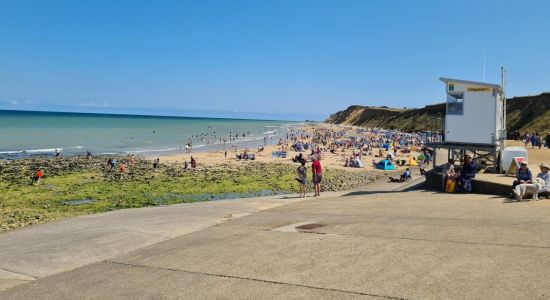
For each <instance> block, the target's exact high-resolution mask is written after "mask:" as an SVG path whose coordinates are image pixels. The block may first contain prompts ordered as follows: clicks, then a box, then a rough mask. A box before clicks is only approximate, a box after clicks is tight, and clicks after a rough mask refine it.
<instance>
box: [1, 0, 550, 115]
mask: <svg viewBox="0 0 550 300" xmlns="http://www.w3.org/2000/svg"><path fill="white" fill-rule="evenodd" d="M549 12H550V1H542V0H541V1H410V0H407V1H385V0H380V1H367V0H359V1H346V0H342V1H336V0H334V1H322V0H311V1H302V0H272V1H269V0H263V1H257V0H251V1H235V0H231V1H222V0H218V1H210V0H200V1H199V0H197V1H135V0H133V1H115V0H112V1H100V0H90V1H74V0H68V1H55V0H49V1H42V0H39V1H38V0H37V1H26V0H0V109H41V110H44V109H45V110H73V111H74V110H76V111H102V112H132V113H150V114H158V113H160V114H195V115H197V114H198V115H216V116H227V117H233V116H257V117H261V118H269V117H270V116H271V117H273V118H285V119H303V118H316V119H323V118H325V117H327V116H328V115H329V114H330V113H333V112H335V111H337V110H340V109H344V108H346V107H347V106H349V105H351V104H362V105H386V106H393V107H403V106H407V107H421V106H424V105H426V104H431V103H436V102H441V101H442V100H443V99H444V87H443V84H442V83H441V82H439V80H438V78H439V77H440V76H447V77H457V78H461V79H466V80H482V79H483V53H484V51H485V52H486V56H487V60H486V61H487V63H486V66H487V81H489V82H496V83H498V82H499V81H500V66H501V65H506V66H507V67H508V71H509V78H508V81H509V90H508V91H509V92H508V94H509V96H515V95H532V94H538V93H540V92H544V91H550V13H549Z"/></svg>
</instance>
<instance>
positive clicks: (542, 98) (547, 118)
mask: <svg viewBox="0 0 550 300" xmlns="http://www.w3.org/2000/svg"><path fill="white" fill-rule="evenodd" d="M444 118H445V103H440V104H435V105H428V106H425V107H423V108H415V109H405V108H404V109H397V108H389V107H373V106H361V105H352V106H350V107H348V108H347V109H345V110H342V111H339V112H337V113H334V114H332V115H331V116H330V117H329V118H328V119H327V120H325V123H330V124H343V125H353V126H362V127H378V128H387V129H400V130H406V131H419V130H437V131H439V130H441V128H442V127H443V126H444V125H443V124H444V122H443V119H444ZM507 123H508V124H507V129H508V131H509V132H511V131H514V130H519V131H521V132H524V131H530V132H531V131H539V132H546V131H549V130H550V93H542V94H540V95H537V96H525V97H514V98H510V99H508V101H507Z"/></svg>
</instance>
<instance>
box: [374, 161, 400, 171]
mask: <svg viewBox="0 0 550 300" xmlns="http://www.w3.org/2000/svg"><path fill="white" fill-rule="evenodd" d="M376 168H377V169H378V170H384V171H391V170H395V165H394V164H393V163H392V162H391V161H389V160H387V159H383V160H381V161H379V162H378V163H377V164H376Z"/></svg>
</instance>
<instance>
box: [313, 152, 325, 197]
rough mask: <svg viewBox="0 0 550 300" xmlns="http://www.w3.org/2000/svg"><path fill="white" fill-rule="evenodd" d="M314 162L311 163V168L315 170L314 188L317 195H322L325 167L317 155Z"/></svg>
mask: <svg viewBox="0 0 550 300" xmlns="http://www.w3.org/2000/svg"><path fill="white" fill-rule="evenodd" d="M312 159H313V162H312V163H311V170H312V172H313V190H314V192H315V197H318V196H321V180H322V179H323V168H322V167H321V161H320V160H319V157H318V156H317V155H314V156H313V158H312Z"/></svg>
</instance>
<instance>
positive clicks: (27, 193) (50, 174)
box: [0, 156, 394, 231]
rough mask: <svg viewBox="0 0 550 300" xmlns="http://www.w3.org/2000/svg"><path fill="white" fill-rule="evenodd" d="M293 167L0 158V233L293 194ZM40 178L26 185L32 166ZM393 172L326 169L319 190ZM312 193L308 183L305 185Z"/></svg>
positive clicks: (341, 188)
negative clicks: (133, 210)
mask: <svg viewBox="0 0 550 300" xmlns="http://www.w3.org/2000/svg"><path fill="white" fill-rule="evenodd" d="M109 158H111V159H112V158H114V159H116V160H117V161H118V162H124V163H125V164H126V172H125V174H124V175H123V176H121V175H120V173H119V172H118V168H115V169H114V170H110V168H108V167H107V161H108V159H109ZM296 167H297V165H292V164H287V163H266V162H252V161H247V162H239V163H235V162H232V163H230V162H225V163H219V164H216V165H211V166H199V168H198V169H197V170H189V169H187V170H184V168H183V166H182V164H181V163H180V164H178V163H163V164H160V166H159V167H158V168H157V169H156V170H155V169H153V162H152V161H150V160H147V159H144V158H139V157H137V158H136V159H135V163H134V164H130V161H129V158H128V157H126V156H125V157H123V156H118V157H113V156H109V157H107V156H95V157H91V158H89V159H88V158H85V157H60V158H51V157H33V158H27V159H21V160H14V161H0V188H2V189H3V191H4V192H3V193H2V194H1V195H0V231H6V230H10V229H14V228H18V227H25V226H28V225H31V224H36V223H43V222H48V221H52V220H57V219H61V218H64V217H69V216H75V215H81V214H89V213H97V212H104V211H109V210H114V209H122V208H130V207H144V206H155V205H166V204H172V203H181V202H193V201H206V200H218V199H231V198H240V197H257V196H266V195H274V194H288V193H295V192H296V190H297V186H298V184H297V181H296V180H295V177H296ZM38 168H40V169H41V170H42V171H43V174H44V177H43V179H42V180H41V182H40V183H39V184H38V185H31V184H30V182H31V179H30V178H31V176H32V175H33V174H34V172H35V171H36V169H38ZM393 174H394V173H392V172H384V171H379V170H374V171H364V172H362V171H353V172H352V171H345V170H340V169H328V168H327V169H325V174H324V178H323V182H322V185H321V187H322V190H323V191H344V190H350V189H354V188H357V187H360V186H364V185H366V184H368V183H370V182H372V181H375V180H377V179H380V178H382V177H387V176H392V175H393ZM308 188H309V190H310V191H311V183H310V186H309V187H308Z"/></svg>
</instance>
